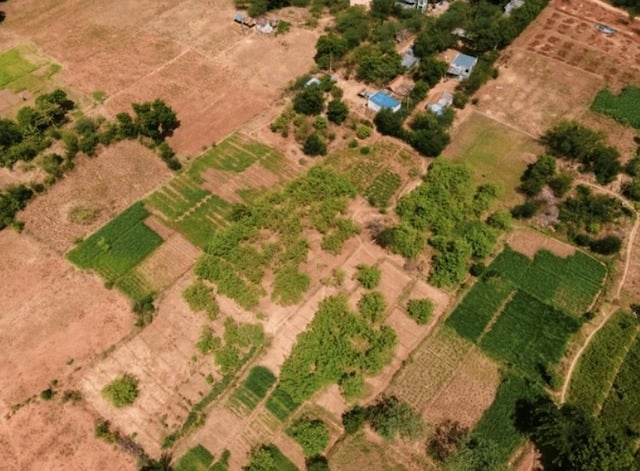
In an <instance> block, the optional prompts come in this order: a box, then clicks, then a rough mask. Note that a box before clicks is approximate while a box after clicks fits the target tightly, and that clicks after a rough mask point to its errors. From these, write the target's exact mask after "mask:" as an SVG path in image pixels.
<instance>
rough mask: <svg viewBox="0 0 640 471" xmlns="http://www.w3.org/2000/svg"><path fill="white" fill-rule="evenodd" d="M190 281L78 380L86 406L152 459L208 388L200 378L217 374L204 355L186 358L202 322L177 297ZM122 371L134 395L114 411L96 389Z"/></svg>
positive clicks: (193, 351) (172, 292)
mask: <svg viewBox="0 0 640 471" xmlns="http://www.w3.org/2000/svg"><path fill="white" fill-rule="evenodd" d="M190 281H191V276H190V275H187V276H185V277H183V278H181V279H180V280H179V281H178V282H177V283H175V284H174V285H173V286H172V288H171V289H169V290H168V291H167V292H166V293H165V296H164V298H163V299H162V301H161V302H160V303H159V306H158V313H157V315H156V317H155V319H154V321H153V322H152V323H151V324H150V325H149V326H147V327H146V328H145V329H144V330H143V331H142V332H140V333H139V334H138V335H137V336H135V337H133V338H132V339H130V340H128V341H127V342H125V343H122V344H120V345H119V346H118V347H117V348H116V349H115V350H114V351H113V352H112V353H110V354H109V356H107V357H106V358H105V359H103V360H101V361H100V362H98V363H96V364H95V366H93V367H92V368H91V369H90V370H89V371H87V372H85V374H84V375H83V378H82V380H81V388H82V391H83V393H84V394H85V397H86V399H87V401H88V402H89V403H90V404H91V406H92V407H93V408H95V409H96V410H97V411H98V412H99V413H100V415H102V416H103V417H105V418H107V419H108V420H109V421H111V423H112V424H113V425H114V426H115V427H116V428H118V429H120V430H121V431H122V432H123V433H125V434H131V433H134V432H136V433H137V438H136V441H138V442H139V443H140V444H141V445H142V446H143V447H144V448H145V449H146V450H147V452H149V453H151V454H153V455H159V453H160V445H161V443H162V441H163V439H164V437H165V435H167V434H168V433H169V432H170V431H173V430H174V429H175V428H176V427H178V426H180V425H181V424H182V422H183V421H184V419H185V418H186V416H187V414H188V412H189V410H190V408H191V405H192V404H194V403H196V402H198V401H199V400H200V399H201V398H202V396H203V395H204V394H205V393H206V392H208V391H209V390H210V389H211V386H210V385H209V384H207V382H206V381H205V377H206V376H207V375H208V374H213V375H214V377H216V378H217V377H219V376H220V374H219V373H217V370H216V367H215V365H214V364H213V362H212V361H211V359H210V358H209V357H203V358H198V357H196V361H193V360H192V357H194V356H195V355H196V353H197V351H196V347H195V344H196V342H197V340H198V338H199V335H200V331H201V327H202V326H203V325H206V324H208V322H207V319H206V316H205V315H204V314H202V313H193V312H192V311H191V309H190V308H189V306H188V305H187V304H186V302H185V301H184V300H183V299H182V291H183V290H184V288H185V287H186V286H187V285H188V284H189V282H190ZM221 322H222V321H221V320H220V321H218V324H220V323H221ZM218 324H216V328H215V329H214V330H216V331H217V330H218V328H219V327H217V326H218ZM124 372H128V373H131V374H133V375H134V376H135V377H136V378H137V379H138V380H139V389H140V395H139V396H138V398H137V399H136V402H135V404H134V405H133V406H131V407H129V408H124V409H114V408H113V407H112V406H111V405H110V404H109V403H108V402H106V401H105V399H104V398H103V397H102V395H101V393H100V391H101V389H102V387H103V386H104V385H106V384H107V383H109V382H110V381H111V380H113V379H114V378H115V377H116V376H117V375H119V374H121V373H124ZM212 451H213V450H212Z"/></svg>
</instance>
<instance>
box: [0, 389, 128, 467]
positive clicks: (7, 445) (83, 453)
mask: <svg viewBox="0 0 640 471" xmlns="http://www.w3.org/2000/svg"><path fill="white" fill-rule="evenodd" d="M94 427H95V416H94V415H93V414H92V413H90V412H88V411H87V410H86V409H85V407H84V406H83V405H81V404H80V405H71V404H66V405H62V404H60V402H59V400H58V398H56V399H55V400H53V401H50V402H36V403H33V404H29V405H27V406H25V407H23V408H22V409H21V410H19V411H18V412H17V413H16V414H15V415H14V416H12V417H11V419H10V420H3V421H2V423H0V454H2V469H6V470H37V469H42V470H44V469H47V470H62V469H64V470H74V471H76V470H77V471H83V470H94V469H95V470H98V469H105V470H106V469H118V470H123V471H124V470H134V469H137V468H136V462H135V459H134V458H133V457H132V456H131V455H129V454H127V453H125V452H123V451H121V450H120V449H119V448H117V447H116V446H115V445H112V444H110V443H107V442H105V441H102V440H99V439H98V438H96V437H95V431H94Z"/></svg>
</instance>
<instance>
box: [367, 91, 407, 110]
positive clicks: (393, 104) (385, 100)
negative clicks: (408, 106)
mask: <svg viewBox="0 0 640 471" xmlns="http://www.w3.org/2000/svg"><path fill="white" fill-rule="evenodd" d="M400 106H401V103H400V102H399V101H398V100H396V99H394V98H392V97H391V96H389V95H387V94H386V93H384V92H376V93H374V94H373V95H371V96H370V97H369V100H368V101H367V108H369V109H370V110H373V111H375V112H376V113H377V112H378V111H380V110H382V109H385V110H391V111H393V112H394V113H395V112H396V111H398V110H399V109H400Z"/></svg>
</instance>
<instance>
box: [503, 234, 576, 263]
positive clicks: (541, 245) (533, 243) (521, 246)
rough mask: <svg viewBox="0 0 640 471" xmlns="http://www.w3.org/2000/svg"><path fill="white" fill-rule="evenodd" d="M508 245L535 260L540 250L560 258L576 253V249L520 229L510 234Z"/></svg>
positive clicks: (550, 238) (556, 240)
mask: <svg viewBox="0 0 640 471" xmlns="http://www.w3.org/2000/svg"><path fill="white" fill-rule="evenodd" d="M507 243H508V244H509V245H510V246H511V248H512V249H513V250H515V251H517V252H520V253H523V254H525V255H526V256H527V257H529V258H531V259H533V257H535V255H536V253H537V252H538V250H541V249H544V250H548V251H550V252H552V253H554V254H556V255H557V256H558V257H569V256H571V255H573V254H574V253H575V252H576V249H575V247H573V246H571V245H569V244H567V243H565V242H562V241H560V240H558V239H554V238H553V237H549V236H546V235H544V234H542V233H540V232H537V231H534V230H531V229H525V228H520V229H516V230H515V231H513V232H512V233H511V234H509V237H508V238H507Z"/></svg>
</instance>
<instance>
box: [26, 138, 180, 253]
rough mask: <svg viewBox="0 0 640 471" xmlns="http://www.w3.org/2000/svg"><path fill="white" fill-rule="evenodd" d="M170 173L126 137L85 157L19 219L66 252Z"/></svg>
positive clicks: (29, 230)
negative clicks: (142, 176)
mask: <svg viewBox="0 0 640 471" xmlns="http://www.w3.org/2000/svg"><path fill="white" fill-rule="evenodd" d="M169 174H170V172H169V170H168V169H167V166H166V165H165V164H164V163H163V162H162V161H161V160H160V159H159V158H158V157H157V156H156V155H155V154H154V153H153V152H152V151H150V150H149V149H147V148H145V147H143V146H142V145H140V144H138V143H137V142H134V141H123V142H120V143H118V144H115V145H112V146H110V147H109V148H108V149H106V150H105V151H103V152H101V153H100V154H99V155H98V157H95V158H92V159H89V158H83V159H80V161H79V162H78V164H77V165H76V168H75V170H74V171H72V172H70V173H69V174H67V175H66V176H65V177H64V178H63V179H62V180H60V181H59V182H57V183H56V184H55V185H54V186H53V187H52V188H51V189H50V190H49V191H48V192H47V193H46V194H44V195H40V196H38V197H37V198H36V199H35V200H34V201H33V202H31V203H30V204H29V206H28V207H27V209H26V210H25V211H23V212H22V213H21V214H20V215H19V216H18V217H19V219H21V220H22V221H24V222H25V233H27V234H29V235H31V236H33V237H34V238H36V239H37V240H39V241H41V242H43V243H44V244H45V245H47V246H48V247H49V248H51V249H53V250H55V251H56V252H58V253H64V252H66V251H67V250H69V248H71V246H72V245H73V242H74V241H75V240H76V239H77V238H83V237H85V236H87V235H88V234H90V233H92V232H94V231H95V230H96V229H98V228H99V227H100V226H102V225H104V224H105V223H106V222H107V221H109V220H110V219H111V218H112V217H113V216H115V215H116V214H118V213H119V212H121V211H122V210H123V209H125V208H126V207H128V206H129V205H130V204H131V203H133V202H134V201H136V200H138V199H140V198H141V197H143V196H144V195H145V194H147V193H148V192H149V191H151V190H152V189H153V188H154V187H156V186H157V185H158V184H160V183H161V182H163V181H165V180H166V178H167V177H168V176H169ZM140 175H144V178H140ZM78 215H79V216H78Z"/></svg>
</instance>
